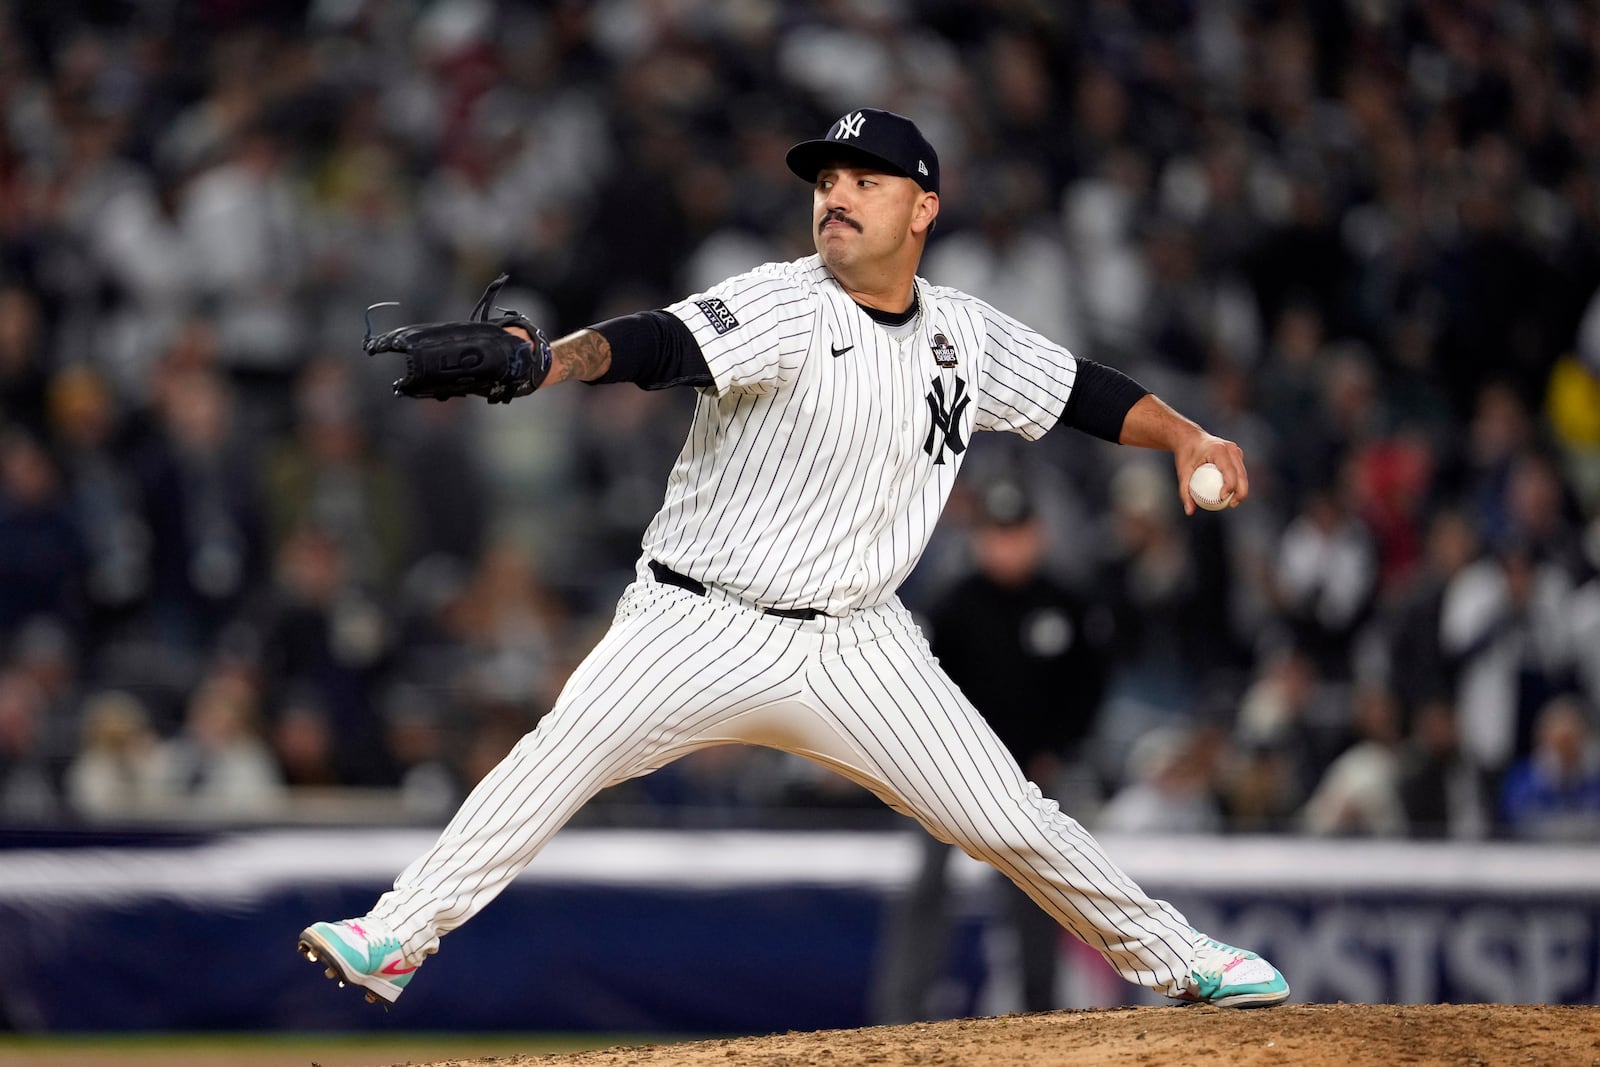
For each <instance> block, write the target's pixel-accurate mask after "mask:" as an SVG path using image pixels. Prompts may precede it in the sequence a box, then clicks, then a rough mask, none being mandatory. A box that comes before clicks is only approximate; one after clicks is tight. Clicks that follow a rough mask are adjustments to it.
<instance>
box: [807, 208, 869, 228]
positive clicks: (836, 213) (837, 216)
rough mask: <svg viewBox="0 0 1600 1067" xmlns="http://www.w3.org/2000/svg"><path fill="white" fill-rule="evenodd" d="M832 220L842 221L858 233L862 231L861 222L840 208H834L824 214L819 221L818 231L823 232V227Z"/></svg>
mask: <svg viewBox="0 0 1600 1067" xmlns="http://www.w3.org/2000/svg"><path fill="white" fill-rule="evenodd" d="M830 222H842V223H844V224H845V225H846V226H849V227H851V228H852V229H854V230H855V231H856V232H857V233H860V232H861V223H859V222H857V221H856V220H855V219H852V218H851V217H850V216H848V215H846V214H845V213H844V211H843V210H842V209H840V208H834V209H833V210H832V211H829V212H828V213H827V214H826V215H824V216H822V218H821V219H820V220H819V221H818V222H817V232H818V233H821V232H822V228H823V227H824V226H826V225H827V224H828V223H830Z"/></svg>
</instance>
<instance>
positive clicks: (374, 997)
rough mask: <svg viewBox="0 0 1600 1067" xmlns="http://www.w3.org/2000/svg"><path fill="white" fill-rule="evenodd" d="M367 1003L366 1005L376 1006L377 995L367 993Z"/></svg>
mask: <svg viewBox="0 0 1600 1067" xmlns="http://www.w3.org/2000/svg"><path fill="white" fill-rule="evenodd" d="M367 1003H368V1004H376V1003H378V994H376V993H368V994H367Z"/></svg>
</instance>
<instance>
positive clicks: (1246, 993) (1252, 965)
mask: <svg viewBox="0 0 1600 1067" xmlns="http://www.w3.org/2000/svg"><path fill="white" fill-rule="evenodd" d="M1174 999H1176V1000H1184V1001H1189V1002H1191V1003H1197V1004H1215V1005H1216V1006H1217V1007H1219V1008H1270V1007H1272V1006H1273V1005H1276V1004H1282V1003H1283V1002H1284V1001H1286V1000H1288V999H1289V983H1288V982H1287V981H1285V980H1284V977H1283V975H1281V974H1279V973H1278V968H1276V967H1274V966H1273V965H1272V964H1270V963H1268V962H1267V961H1266V960H1264V959H1262V958H1261V957H1260V956H1257V955H1256V954H1255V953H1254V952H1246V951H1245V950H1244V949H1242V948H1234V947H1233V946H1232V945H1224V944H1223V943H1222V942H1221V941H1218V940H1216V939H1215V938H1210V937H1207V936H1205V935H1204V934H1202V933H1200V932H1199V931H1198V930H1196V931H1195V946H1194V961H1193V962H1192V963H1191V964H1190V965H1189V988H1188V989H1187V990H1185V991H1184V992H1183V994H1182V995H1181V996H1178V997H1176V998H1174Z"/></svg>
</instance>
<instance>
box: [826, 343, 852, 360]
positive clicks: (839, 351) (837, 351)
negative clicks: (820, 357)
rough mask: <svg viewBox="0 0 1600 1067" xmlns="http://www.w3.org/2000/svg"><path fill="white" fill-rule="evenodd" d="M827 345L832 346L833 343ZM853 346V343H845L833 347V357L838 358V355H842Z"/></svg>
mask: <svg viewBox="0 0 1600 1067" xmlns="http://www.w3.org/2000/svg"><path fill="white" fill-rule="evenodd" d="M828 347H829V348H833V345H831V344H830V345H829V346H828ZM854 347H855V345H845V346H844V347H843V348H833V358H834V359H838V358H839V357H840V356H842V355H844V354H845V353H846V352H848V351H850V350H851V349H852V348H854Z"/></svg>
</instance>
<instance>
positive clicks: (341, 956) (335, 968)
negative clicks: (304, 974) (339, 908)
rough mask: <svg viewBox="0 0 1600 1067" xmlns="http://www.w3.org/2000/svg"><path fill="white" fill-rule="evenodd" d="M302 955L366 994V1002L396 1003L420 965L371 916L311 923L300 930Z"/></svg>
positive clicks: (340, 983) (342, 983)
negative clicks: (410, 958) (409, 960)
mask: <svg viewBox="0 0 1600 1067" xmlns="http://www.w3.org/2000/svg"><path fill="white" fill-rule="evenodd" d="M300 953H301V955H303V956H305V958H306V959H308V960H310V961H311V962H312V963H324V964H327V975H328V977H329V978H335V979H337V980H338V982H339V985H340V986H341V987H343V986H344V984H345V983H346V982H348V983H350V984H351V985H358V986H360V987H362V988H363V989H365V990H366V991H367V1000H369V1001H371V1002H372V1003H374V1004H375V1003H377V1002H378V1000H379V999H380V998H381V999H382V1000H384V1001H386V1002H388V1003H390V1004H393V1003H394V1002H395V1001H396V1000H398V999H399V997H400V994H401V993H402V992H404V991H405V988H406V983H408V982H410V981H411V974H412V972H413V971H415V970H416V969H417V965H415V964H412V963H410V962H408V961H407V960H406V957H405V954H404V953H403V952H401V951H400V940H399V938H397V937H395V936H394V934H393V933H391V932H390V931H389V928H388V927H387V926H385V925H384V924H383V923H381V922H379V921H378V920H377V919H374V918H372V917H370V916H362V917H361V918H359V919H341V920H340V921H339V922H333V923H312V924H311V925H310V926H308V927H306V928H305V929H304V930H302V931H300Z"/></svg>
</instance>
